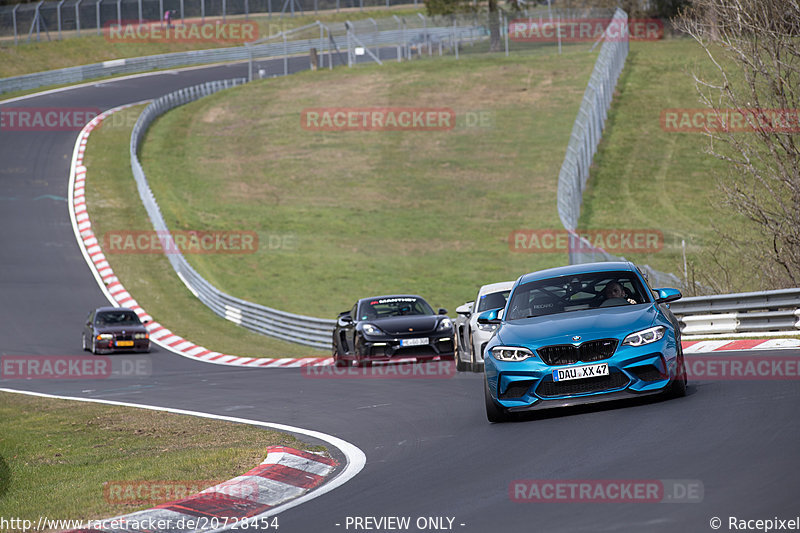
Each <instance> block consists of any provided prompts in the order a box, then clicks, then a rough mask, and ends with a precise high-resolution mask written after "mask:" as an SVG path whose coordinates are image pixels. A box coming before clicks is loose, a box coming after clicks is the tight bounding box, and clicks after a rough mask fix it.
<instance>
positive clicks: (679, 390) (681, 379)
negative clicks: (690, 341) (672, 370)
mask: <svg viewBox="0 0 800 533" xmlns="http://www.w3.org/2000/svg"><path fill="white" fill-rule="evenodd" d="M687 382H688V378H687V375H686V361H685V360H684V358H683V350H682V349H679V351H678V371H677V375H676V376H675V379H674V380H672V383H671V384H670V386H669V388H668V389H667V397H668V398H682V397H683V396H686V383H687Z"/></svg>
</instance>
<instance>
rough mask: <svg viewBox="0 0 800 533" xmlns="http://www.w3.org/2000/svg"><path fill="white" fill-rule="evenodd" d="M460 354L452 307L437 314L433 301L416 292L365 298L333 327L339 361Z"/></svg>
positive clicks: (367, 362) (366, 362) (364, 363)
mask: <svg viewBox="0 0 800 533" xmlns="http://www.w3.org/2000/svg"><path fill="white" fill-rule="evenodd" d="M454 356H455V334H454V331H453V321H452V320H450V318H449V317H448V316H447V310H446V309H439V312H438V314H437V313H434V312H433V309H432V308H431V306H430V305H428V302H426V301H425V300H424V299H422V298H421V297H419V296H415V295H408V294H401V295H394V296H375V297H372V298H362V299H361V300H359V301H357V302H356V304H355V305H354V306H353V308H352V309H350V310H349V311H344V312H343V313H340V314H339V317H338V319H337V321H336V327H335V328H334V330H333V359H334V362H335V364H336V366H348V365H350V364H351V363H354V364H356V365H359V366H369V365H371V364H372V362H373V361H392V360H397V359H405V358H416V359H417V361H425V360H430V359H434V358H437V357H438V358H440V359H453V358H454Z"/></svg>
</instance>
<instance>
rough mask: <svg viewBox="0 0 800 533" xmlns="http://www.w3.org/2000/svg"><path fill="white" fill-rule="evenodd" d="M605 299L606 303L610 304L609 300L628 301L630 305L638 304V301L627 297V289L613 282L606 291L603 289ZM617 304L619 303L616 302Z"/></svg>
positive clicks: (607, 286)
mask: <svg viewBox="0 0 800 533" xmlns="http://www.w3.org/2000/svg"><path fill="white" fill-rule="evenodd" d="M603 297H604V298H605V300H606V302H609V300H626V301H627V302H628V303H629V304H635V303H636V300H634V299H632V298H628V297H627V294H626V292H625V288H624V287H623V286H622V285H621V284H619V283H618V282H616V281H612V282H610V283H609V284H608V285H606V287H605V289H603ZM616 303H617V302H614V304H615V305H616ZM620 303H621V302H620Z"/></svg>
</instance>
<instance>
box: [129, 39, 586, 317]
mask: <svg viewBox="0 0 800 533" xmlns="http://www.w3.org/2000/svg"><path fill="white" fill-rule="evenodd" d="M595 58H596V55H595V54H590V53H587V51H586V48H585V47H584V48H583V49H579V48H577V47H576V48H575V49H570V50H568V51H566V52H565V53H564V54H563V55H561V56H557V55H555V54H553V53H552V50H540V51H536V50H532V51H530V52H528V53H520V54H515V55H514V56H512V57H509V58H506V57H502V56H499V55H496V54H493V55H477V54H476V55H469V56H467V55H463V56H462V58H461V59H460V60H455V59H453V58H443V59H439V58H435V59H432V60H429V59H427V58H426V59H422V60H418V61H414V62H413V63H386V64H385V65H384V66H382V67H377V66H365V67H360V68H357V69H334V70H333V71H324V72H323V71H318V72H305V73H300V74H297V75H294V76H291V77H288V78H275V79H269V80H261V81H258V82H255V83H252V84H248V85H247V86H244V87H241V88H237V89H234V90H231V91H226V92H224V93H218V94H216V95H214V96H211V97H209V98H205V99H202V100H200V101H198V102H195V103H193V104H189V105H187V106H183V107H181V108H179V109H176V110H174V111H172V112H170V113H168V114H166V115H165V116H163V117H161V118H160V119H159V120H158V121H157V122H156V124H154V126H153V128H152V129H151V130H150V132H149V134H148V136H147V139H146V140H145V143H144V147H143V151H142V161H143V164H144V167H145V170H146V172H147V174H148V179H149V180H150V182H151V186H152V188H153V191H154V193H155V196H156V198H158V199H159V203H160V205H161V208H162V212H163V214H164V217H165V219H166V221H167V224H168V225H169V226H170V227H171V228H174V229H181V230H191V229H219V230H249V231H256V232H257V233H258V234H259V237H260V243H261V247H260V249H259V252H258V253H256V254H251V255H238V256H234V255H222V254H215V255H212V254H208V255H193V256H191V257H190V258H189V260H190V262H191V263H192V265H193V266H194V267H195V268H196V269H197V270H198V271H199V272H200V273H201V274H202V275H203V276H204V277H205V278H206V279H208V280H209V281H211V282H212V283H213V284H215V285H216V286H218V287H220V288H221V289H223V290H225V291H226V292H229V293H231V294H234V295H236V296H238V297H240V298H244V299H247V300H250V301H255V302H261V303H264V304H266V305H270V306H273V307H277V308H279V309H285V310H288V311H292V312H302V313H305V314H311V315H315V316H329V317H330V316H334V314H335V313H336V312H338V311H342V310H344V309H348V308H349V307H350V306H351V305H352V303H353V301H354V300H355V299H356V298H358V297H364V296H368V295H370V294H380V293H395V292H411V293H419V294H422V295H423V296H425V297H426V298H427V299H428V300H429V301H430V302H431V304H432V305H434V307H438V306H444V307H447V308H448V309H450V310H451V311H452V310H453V309H454V308H455V307H456V306H458V305H460V304H461V303H463V302H464V301H466V300H468V299H471V298H472V297H473V296H474V292H475V290H476V289H477V288H478V287H479V286H480V285H483V284H485V283H488V282H492V281H500V280H505V279H514V278H516V277H517V276H519V275H520V273H523V272H527V271H530V270H536V269H538V268H544V267H548V266H556V265H559V264H564V263H565V262H566V254H564V253H556V254H520V253H512V252H511V251H510V247H509V244H508V237H509V234H510V233H511V231H513V230H515V229H520V228H558V227H560V223H559V219H558V215H557V212H556V202H555V192H556V177H557V176H558V171H559V168H560V166H561V163H562V161H563V158H564V151H565V149H566V146H567V141H568V139H569V135H570V131H571V129H572V123H573V120H574V117H575V115H576V114H577V111H578V108H579V105H580V101H581V98H582V95H583V92H584V89H585V86H586V83H587V81H588V77H589V74H590V73H591V70H592V67H593V65H594V61H595ZM343 105H354V106H357V107H376V106H401V107H424V108H428V107H431V108H442V107H444V108H448V109H452V110H453V111H454V112H455V114H456V117H457V118H456V127H455V128H453V129H452V130H447V131H349V132H335V131H334V132H331V131H327V132H326V131H309V130H307V129H304V128H303V127H301V114H302V111H303V110H304V109H306V108H319V107H329V106H330V107H341V106H343ZM481 113H483V114H484V115H481V116H488V117H490V118H491V120H490V121H489V123H488V124H484V125H483V126H477V127H476V126H472V125H470V124H468V121H469V120H470V117H474V116H475V115H476V114H481ZM282 236H291V237H292V242H293V243H294V245H293V246H292V247H280V246H276V247H275V248H271V247H270V246H269V243H270V242H272V241H270V239H271V238H273V239H279V238H280V237H282Z"/></svg>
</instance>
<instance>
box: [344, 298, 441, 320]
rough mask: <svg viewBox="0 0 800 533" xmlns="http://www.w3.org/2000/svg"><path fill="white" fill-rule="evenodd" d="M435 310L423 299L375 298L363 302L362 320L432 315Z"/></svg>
mask: <svg viewBox="0 0 800 533" xmlns="http://www.w3.org/2000/svg"><path fill="white" fill-rule="evenodd" d="M432 314H433V309H431V306H430V305H428V302H426V301H425V300H423V299H421V298H410V297H397V298H375V299H373V300H367V301H365V302H361V312H360V313H359V314H358V316H359V317H360V318H361V320H374V319H376V318H386V317H391V316H406V315H432Z"/></svg>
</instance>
